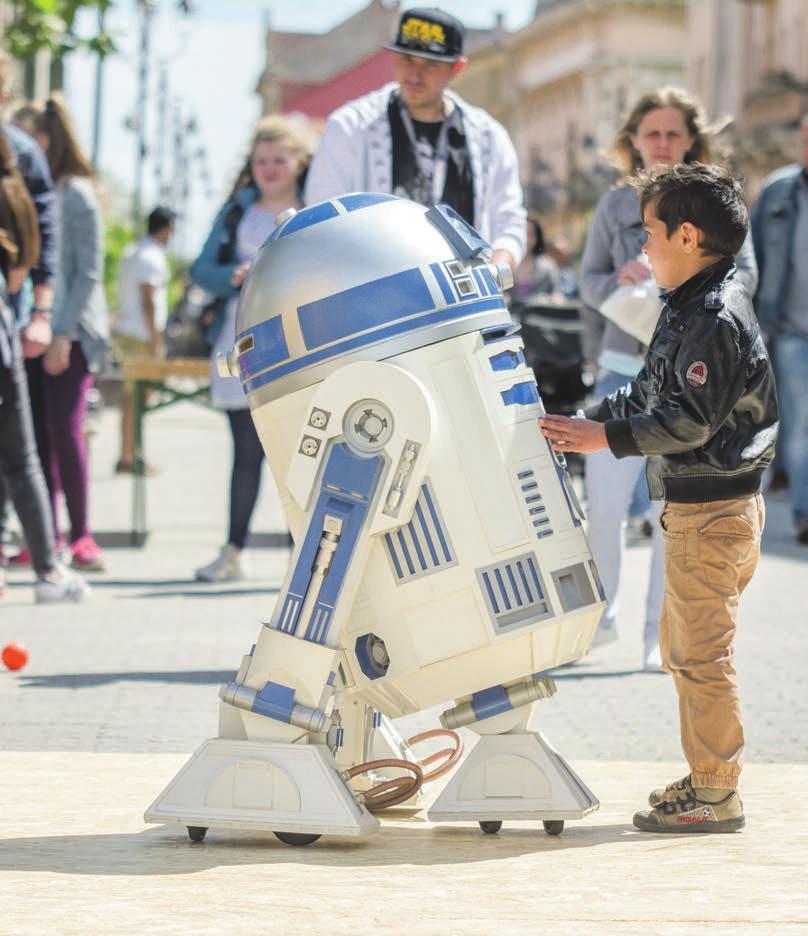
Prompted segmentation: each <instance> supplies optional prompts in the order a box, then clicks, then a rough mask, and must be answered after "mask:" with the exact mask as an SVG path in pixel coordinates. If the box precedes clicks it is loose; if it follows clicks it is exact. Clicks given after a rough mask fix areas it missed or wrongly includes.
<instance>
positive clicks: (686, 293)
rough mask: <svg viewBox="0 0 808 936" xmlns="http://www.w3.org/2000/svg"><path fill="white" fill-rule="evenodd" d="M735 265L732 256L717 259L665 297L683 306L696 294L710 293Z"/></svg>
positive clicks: (675, 304)
mask: <svg viewBox="0 0 808 936" xmlns="http://www.w3.org/2000/svg"><path fill="white" fill-rule="evenodd" d="M734 266H735V260H734V258H732V257H723V258H722V259H721V260H716V262H715V263H711V264H710V266H708V267H705V268H704V269H703V270H699V272H698V273H695V274H694V275H693V276H691V277H690V279H688V280H685V281H684V283H682V285H681V286H677V287H676V289H673V290H671V291H670V292H669V293H668V294H667V296H666V297H665V298H666V299H667V301H668V303H669V304H670V305H672V306H683V305H684V304H685V303H686V302H689V301H690V300H691V299H693V298H695V297H696V296H701V295H704V294H706V293H708V292H709V291H710V287H711V286H713V285H715V284H716V283H720V282H721V281H722V280H723V279H724V277H725V276H726V275H727V273H729V271H730V270H731V269H733V268H734Z"/></svg>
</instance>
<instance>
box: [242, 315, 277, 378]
mask: <svg viewBox="0 0 808 936" xmlns="http://www.w3.org/2000/svg"><path fill="white" fill-rule="evenodd" d="M248 335H251V336H252V339H253V345H252V347H251V348H250V349H249V350H248V351H245V352H244V353H242V354H239V357H238V366H239V371H240V372H241V379H242V380H247V379H248V378H250V377H252V376H254V375H255V374H259V373H260V372H261V371H264V370H266V369H267V368H268V367H272V365H273V364H279V363H280V362H281V361H285V360H286V359H287V358H288V357H289V348H288V346H287V344H286V335H285V334H284V332H283V317H282V316H280V315H274V316H273V317H272V318H271V319H267V320H266V321H265V322H260V323H259V324H258V325H256V326H255V327H254V328H252V329H250V330H248V331H246V332H243V333H242V334H241V335H239V336H238V338H237V339H236V347H238V345H239V342H240V341H241V339H242V338H245V337H247V336H248Z"/></svg>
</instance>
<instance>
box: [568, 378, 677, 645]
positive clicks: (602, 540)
mask: <svg viewBox="0 0 808 936" xmlns="http://www.w3.org/2000/svg"><path fill="white" fill-rule="evenodd" d="M630 379H631V378H630V377H625V376H623V375H622V374H617V373H615V372H614V371H605V370H604V371H601V373H600V374H599V376H598V380H597V383H596V384H595V391H594V398H595V400H596V401H599V400H602V399H603V398H604V397H606V396H608V395H609V394H611V393H614V391H615V390H618V389H619V388H620V387H622V386H624V385H625V384H627V383H628V382H629V380H630ZM644 469H645V459H644V458H642V457H639V456H638V457H629V458H615V457H614V455H612V453H611V452H610V451H609V450H608V449H604V450H603V451H601V452H595V453H594V454H593V455H587V456H586V494H587V519H588V523H587V534H588V538H589V546H590V548H591V550H592V556H593V558H594V560H595V563H596V565H597V567H598V571H599V572H600V578H601V581H602V582H603V589H604V591H605V592H606V601H607V605H606V609H605V611H604V612H603V617H602V618H601V625H602V626H605V627H609V628H613V627H616V626H617V613H618V590H619V585H620V568H621V565H622V560H623V546H624V530H625V524H626V519H627V517H628V513H629V507H630V505H631V502H632V498H633V495H634V489H635V487H636V485H637V482H638V481H639V482H640V483H642V484H644V483H645V478H644ZM661 510H662V502H661V501H649V508H648V513H647V514H646V516H647V517H648V518H649V520H651V522H652V524H653V536H652V540H651V568H650V573H649V576H650V577H649V584H648V593H647V596H646V602H645V636H646V642H647V643H648V642H652V641H653V640H654V638H655V635H656V633H657V629H658V627H659V615H660V610H661V608H662V596H663V588H664V546H663V540H662V530H661V528H660V526H659V523H658V522H657V521H658V518H659V514H660V512H661Z"/></svg>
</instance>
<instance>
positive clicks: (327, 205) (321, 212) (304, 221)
mask: <svg viewBox="0 0 808 936" xmlns="http://www.w3.org/2000/svg"><path fill="white" fill-rule="evenodd" d="M338 215H339V212H338V211H337V209H336V208H335V207H334V206H333V205H332V204H331V202H323V203H322V204H321V205H314V206H312V207H311V208H303V209H301V210H300V211H298V213H297V214H296V215H295V216H294V218H290V219H289V220H288V221H287V222H286V224H284V225H282V227H281V228H280V231H279V233H278V237H279V238H281V237H286V235H287V234H294V232H295V231H302V230H303V228H307V227H311V226H312V225H313V224H319V223H320V222H321V221H328V220H329V219H330V218H336V217H337V216H338ZM274 239H275V238H274V236H273V237H271V238H270V240H274Z"/></svg>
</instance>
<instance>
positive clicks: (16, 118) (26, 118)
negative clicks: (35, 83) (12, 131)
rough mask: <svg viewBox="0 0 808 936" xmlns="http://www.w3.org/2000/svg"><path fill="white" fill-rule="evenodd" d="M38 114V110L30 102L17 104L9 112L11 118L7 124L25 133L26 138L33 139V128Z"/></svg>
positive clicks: (34, 130) (34, 131)
mask: <svg viewBox="0 0 808 936" xmlns="http://www.w3.org/2000/svg"><path fill="white" fill-rule="evenodd" d="M39 113H40V109H39V108H38V107H37V106H36V104H31V103H30V102H26V103H25V104H19V105H18V106H16V107H15V108H14V110H13V111H12V112H11V117H10V118H9V121H8V122H9V123H10V124H11V126H12V127H18V128H19V129H20V130H22V131H24V132H25V133H27V134H28V136H30V137H33V136H35V135H36V129H35V128H36V121H37V118H38V117H39Z"/></svg>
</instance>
